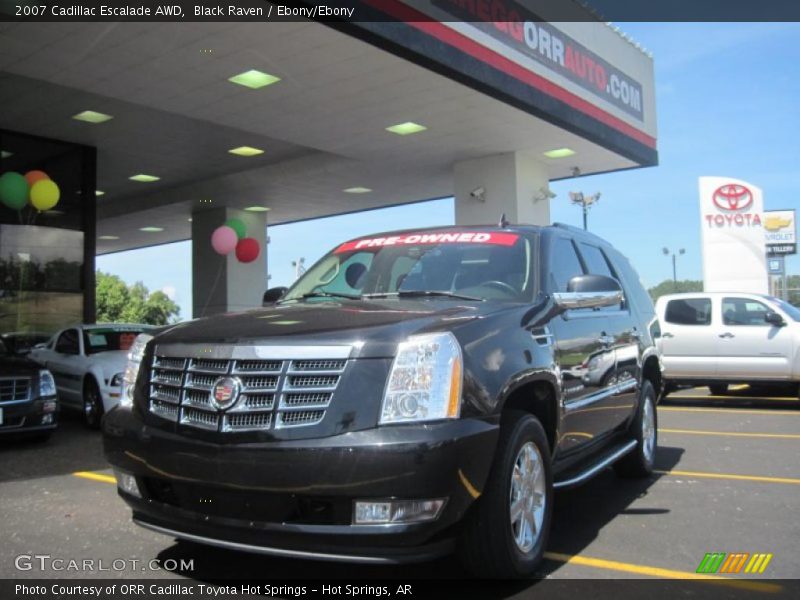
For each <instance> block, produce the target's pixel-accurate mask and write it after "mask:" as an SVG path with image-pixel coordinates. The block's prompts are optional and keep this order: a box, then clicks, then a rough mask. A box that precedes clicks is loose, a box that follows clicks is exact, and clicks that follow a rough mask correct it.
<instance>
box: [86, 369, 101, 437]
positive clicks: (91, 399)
mask: <svg viewBox="0 0 800 600" xmlns="http://www.w3.org/2000/svg"><path fill="white" fill-rule="evenodd" d="M104 412H105V409H104V408H103V398H102V397H101V396H100V388H99V387H97V382H96V381H95V380H94V378H93V377H88V378H87V379H86V383H84V384H83V422H84V424H85V425H86V426H87V427H88V428H89V429H100V420H101V419H102V418H103V413H104Z"/></svg>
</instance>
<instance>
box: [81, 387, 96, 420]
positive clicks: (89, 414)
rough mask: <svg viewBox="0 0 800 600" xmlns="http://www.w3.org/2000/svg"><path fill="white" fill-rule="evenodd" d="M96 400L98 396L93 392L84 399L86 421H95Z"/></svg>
mask: <svg viewBox="0 0 800 600" xmlns="http://www.w3.org/2000/svg"><path fill="white" fill-rule="evenodd" d="M95 400H96V397H95V395H94V394H93V393H92V392H89V393H88V394H87V396H86V398H84V400H83V412H84V414H85V416H86V421H87V422H89V423H93V422H94V418H95V412H96V410H95Z"/></svg>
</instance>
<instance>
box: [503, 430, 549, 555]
mask: <svg viewBox="0 0 800 600" xmlns="http://www.w3.org/2000/svg"><path fill="white" fill-rule="evenodd" d="M546 501H547V495H546V493H545V474H544V464H543V461H542V455H541V454H540V453H539V449H538V448H537V447H536V445H535V444H534V443H533V442H527V443H526V444H525V445H524V446H522V448H520V450H519V452H518V453H517V457H516V459H514V468H513V469H512V471H511V489H510V491H509V513H510V521H511V533H512V535H513V537H514V543H515V544H516V545H517V548H519V550H521V551H522V552H530V551H531V550H532V549H533V547H534V546H536V542H537V541H538V540H539V537H540V536H541V531H542V522H543V521H544V510H545V503H546Z"/></svg>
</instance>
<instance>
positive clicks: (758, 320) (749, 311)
mask: <svg viewBox="0 0 800 600" xmlns="http://www.w3.org/2000/svg"><path fill="white" fill-rule="evenodd" d="M769 310H770V309H769V307H767V305H766V304H762V303H761V302H759V301H758V300H751V299H750V298H723V299H722V322H723V323H724V324H725V325H763V326H765V327H766V326H767V325H768V323H767V322H766V321H765V320H764V315H766V314H767V313H768V312H769Z"/></svg>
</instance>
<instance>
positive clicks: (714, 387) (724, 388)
mask: <svg viewBox="0 0 800 600" xmlns="http://www.w3.org/2000/svg"><path fill="white" fill-rule="evenodd" d="M708 389H709V391H711V395H712V396H724V395H725V394H726V393H727V392H728V384H727V383H712V384H711V385H709V386H708Z"/></svg>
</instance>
